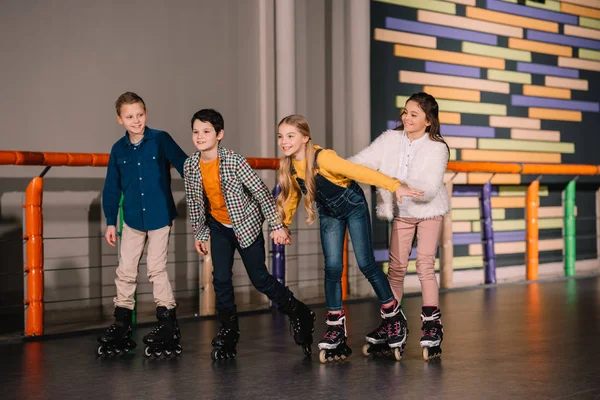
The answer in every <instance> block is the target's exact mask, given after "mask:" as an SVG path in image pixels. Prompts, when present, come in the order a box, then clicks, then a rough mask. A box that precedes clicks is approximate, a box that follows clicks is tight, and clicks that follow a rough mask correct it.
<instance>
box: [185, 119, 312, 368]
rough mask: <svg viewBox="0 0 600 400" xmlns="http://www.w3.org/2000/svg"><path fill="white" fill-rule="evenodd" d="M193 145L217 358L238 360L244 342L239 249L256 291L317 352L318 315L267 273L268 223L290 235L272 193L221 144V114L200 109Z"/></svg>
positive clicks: (188, 178)
mask: <svg viewBox="0 0 600 400" xmlns="http://www.w3.org/2000/svg"><path fill="white" fill-rule="evenodd" d="M191 125H192V141H193V142H194V145H195V146H196V148H197V149H198V151H197V152H196V153H195V154H193V155H192V156H191V157H189V158H188V159H187V160H186V161H185V164H184V167H183V170H184V180H185V193H186V199H187V205H188V211H189V215H190V222H191V224H192V231H193V233H194V237H195V246H196V250H197V251H198V253H201V254H205V255H206V254H208V246H207V243H206V242H207V241H208V238H209V236H210V238H211V241H210V247H211V249H210V250H211V255H212V260H213V266H214V270H213V285H214V288H215V294H216V306H217V313H218V317H219V321H220V323H221V328H220V330H219V333H218V334H217V336H216V337H215V338H214V339H213V341H212V344H213V347H214V349H213V351H212V354H211V356H212V358H213V360H216V359H219V358H228V357H235V354H236V344H237V342H238V340H239V326H238V318H237V315H236V307H235V299H234V290H233V282H232V267H233V254H234V251H235V250H236V249H237V251H238V253H239V254H240V256H241V258H242V261H243V262H244V266H245V268H246V271H247V273H248V276H249V277H250V280H251V282H252V284H253V285H254V287H255V288H256V289H258V291H260V292H261V293H263V294H265V295H267V297H269V299H271V300H272V301H273V302H274V303H275V304H277V306H278V309H279V310H280V311H281V312H283V313H284V314H286V315H288V316H289V319H290V325H291V328H292V330H293V332H294V340H295V341H296V343H297V344H299V345H301V346H302V347H303V350H304V353H305V354H306V355H309V354H310V353H311V344H312V341H313V339H312V332H313V331H314V320H315V313H314V312H313V311H312V310H311V309H309V308H308V307H307V306H306V305H305V304H304V303H302V302H301V301H299V300H298V299H296V298H295V297H294V295H293V293H292V292H291V291H290V290H289V289H288V288H287V287H286V286H284V285H282V284H281V283H280V282H279V281H278V280H277V279H275V278H274V277H273V276H272V275H271V274H270V273H269V271H268V270H267V267H266V265H265V239H264V236H263V233H262V224H263V222H264V220H265V219H266V220H267V221H268V222H269V225H270V227H271V229H272V231H273V235H274V236H275V237H277V238H279V239H280V240H282V241H286V240H289V233H288V231H287V230H286V229H285V228H284V226H283V224H282V223H281V222H280V221H279V220H278V216H277V211H276V207H275V200H274V199H273V196H272V195H271V192H270V191H269V189H268V188H267V186H266V185H265V184H264V182H263V181H262V180H261V179H260V178H259V177H258V175H257V174H256V173H255V172H254V171H253V170H252V168H250V165H248V162H247V161H246V159H245V158H244V157H243V156H241V155H239V154H237V153H234V152H233V151H231V150H228V149H226V148H224V147H221V146H220V145H219V143H220V141H221V139H223V136H224V134H225V131H224V121H223V117H222V116H221V114H220V113H218V112H217V111H215V110H212V109H204V110H200V111H198V112H197V113H196V114H194V116H193V117H192V121H191Z"/></svg>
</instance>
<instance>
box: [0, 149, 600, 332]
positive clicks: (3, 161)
mask: <svg viewBox="0 0 600 400" xmlns="http://www.w3.org/2000/svg"><path fill="white" fill-rule="evenodd" d="M108 160H109V155H108V154H101V153H54V152H30V151H0V165H29V166H33V165H38V166H48V167H59V166H71V167H106V166H107V165H108ZM247 160H248V163H249V164H250V166H251V167H252V168H254V169H267V170H274V169H277V168H278V167H279V159H277V158H248V159H247ZM448 171H453V172H483V173H508V174H532V175H541V174H545V175H598V174H600V165H554V164H552V165H551V164H527V163H492V162H466V161H451V162H449V163H448ZM536 182H537V185H538V188H539V181H536ZM534 183H535V182H534ZM532 185H534V184H533V183H532ZM534 190H535V187H534V186H530V188H529V190H528V200H527V211H528V223H527V226H528V229H527V235H528V236H527V279H536V278H537V264H538V262H539V261H538V255H537V254H538V252H539V248H538V246H537V243H538V241H537V229H536V227H537V207H538V206H539V201H537V202H536V201H535V196H536V193H535V192H534ZM599 193H600V192H599ZM42 195H43V178H42V177H36V178H34V179H33V180H32V181H31V183H30V184H29V186H28V187H27V191H26V195H25V204H24V206H23V207H24V208H25V210H26V212H25V219H26V222H25V226H26V228H25V231H26V235H25V239H26V240H27V244H26V247H27V251H26V254H27V261H26V263H27V265H26V267H25V271H26V272H28V274H29V277H28V280H27V299H26V300H25V303H26V304H27V305H28V308H27V323H26V329H25V333H26V334H27V335H30V336H32V335H41V334H42V333H43V315H44V312H43V311H44V303H43V297H44V274H43V262H44V247H43V234H42V233H43V232H42V231H43V220H42ZM599 198H600V194H599ZM449 222H450V223H451V219H448V221H446V223H449ZM443 232H444V234H446V235H448V234H449V235H451V233H452V231H451V229H444V230H443ZM448 240H450V241H451V236H450V238H447V237H446V238H444V237H443V238H442V243H443V246H444V248H448V250H449V248H450V247H451V246H450V244H449V242H448ZM450 243H451V242H450ZM347 247H348V243H347V235H346V239H345V242H344V270H343V271H344V272H343V277H342V284H343V298H344V299H345V298H347V292H348V265H347V264H348V261H347V260H348V257H347V254H346V253H347ZM449 254H451V253H449ZM443 265H444V269H446V268H449V269H450V270H451V269H452V262H451V255H450V258H449V259H448V258H447V257H446V258H445V260H444V261H443ZM447 272H450V274H451V271H447ZM448 277H449V279H448ZM442 281H443V282H442V283H443V285H442V286H449V285H450V284H451V282H448V281H451V275H448V274H446V275H445V277H444V279H442ZM444 282H445V284H444Z"/></svg>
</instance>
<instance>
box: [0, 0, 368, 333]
mask: <svg viewBox="0 0 600 400" xmlns="http://www.w3.org/2000/svg"><path fill="white" fill-rule="evenodd" d="M275 6H276V4H275V1H274V0H177V1H174V2H167V1H160V0H144V1H141V0H140V1H116V0H107V1H102V2H98V1H91V0H87V1H76V0H56V1H44V2H34V1H16V0H7V1H3V2H2V3H1V4H0V35H1V37H2V38H4V40H2V42H1V43H2V44H1V46H2V47H1V48H0V51H1V54H2V64H1V72H2V73H1V74H0V87H1V88H2V96H0V120H1V121H2V122H3V124H2V133H1V135H0V137H1V138H2V139H1V141H0V150H29V151H59V152H98V153H108V152H109V151H110V148H111V146H112V144H113V143H114V142H115V141H116V140H117V139H118V138H119V137H120V136H121V135H123V133H124V132H123V130H122V128H121V127H120V126H119V125H118V124H117V123H116V120H115V111H114V108H113V104H114V101H115V99H116V98H117V97H118V95H120V94H121V93H123V92H125V91H135V92H137V93H138V94H139V95H141V96H142V97H143V98H144V100H145V101H146V103H147V106H148V110H149V114H148V125H149V126H151V127H155V128H159V129H164V130H166V131H168V132H170V133H171V135H172V136H173V137H174V138H175V140H176V141H177V142H178V143H179V144H180V146H181V147H182V148H183V149H184V150H185V151H186V152H187V153H188V154H191V153H192V152H193V146H192V144H191V137H190V127H189V120H190V117H191V115H192V114H193V113H194V112H195V111H197V110H198V109H200V108H204V107H213V108H216V109H218V110H219V111H221V112H222V113H223V115H224V117H225V131H226V136H225V139H224V141H223V145H224V146H226V147H229V148H231V149H233V150H236V151H238V152H240V153H242V154H244V155H246V156H248V157H273V156H277V151H276V140H275V124H276V122H277V121H275V112H274V110H275V104H276V98H275V85H276V82H275V74H274V70H275V63H276V60H275V56H274V43H275V31H274V24H273V21H274V7H275ZM346 8H347V4H346V2H345V1H343V0H325V1H323V0H302V1H300V0H298V1H296V42H297V43H296V46H297V47H296V60H297V62H296V63H297V82H296V84H297V98H296V102H297V112H298V113H302V114H304V115H305V116H306V117H307V118H308V120H309V122H310V123H311V127H312V130H313V135H314V137H315V141H316V142H317V143H319V144H322V145H326V146H328V147H334V148H336V150H338V151H339V153H340V155H342V156H348V155H350V154H349V147H348V145H347V143H346V139H345V138H346V134H345V133H346V128H347V122H346V120H347V118H346V111H345V110H346V109H347V99H346V86H347V85H346V82H345V79H346V78H345V76H346V73H345V70H346V69H347V65H346V64H347V61H346V60H347V54H346V49H347V48H348V46H349V45H348V44H347V43H346V42H345V41H346V39H345V38H346V31H347V29H349V24H348V22H347V10H346ZM261 32H262V33H261ZM365 62H366V63H368V60H365ZM261 68H263V69H262V70H261ZM261 71H262V74H261ZM265 71H266V73H265ZM365 135H366V136H367V137H368V136H369V132H365ZM336 145H337V146H336ZM41 170H42V168H41V167H15V166H0V253H1V259H2V263H1V264H0V274H2V275H0V278H1V279H0V301H1V303H0V313H1V314H2V315H6V316H9V317H10V318H12V320H11V321H13V322H12V323H11V324H10V326H8V327H4V328H3V329H4V330H17V331H18V330H21V329H22V317H21V316H22V298H23V296H24V294H23V290H22V282H23V279H22V273H21V271H22V266H23V265H24V257H23V253H22V251H21V246H22V244H21V241H20V237H21V235H22V227H23V221H22V208H21V204H22V202H23V196H24V190H25V187H26V186H27V184H28V182H29V180H30V179H31V177H32V176H36V175H37V174H39V172H40V171H41ZM104 174H105V169H104V168H87V167H84V168H67V167H57V168H53V169H52V170H51V171H50V172H49V173H48V175H47V178H46V183H45V193H44V223H45V226H44V236H45V238H46V239H45V269H46V271H47V272H46V273H45V299H46V301H47V304H46V310H47V312H46V321H47V326H48V329H49V330H50V331H51V330H52V329H56V330H57V329H74V328H76V327H77V326H79V325H74V324H82V325H81V326H83V325H85V326H88V325H89V324H94V323H99V322H100V321H101V319H102V317H103V316H106V315H108V314H110V313H111V311H112V296H113V295H114V291H115V289H114V283H113V280H114V268H115V266H116V263H117V256H116V252H115V251H114V249H112V248H111V247H109V246H107V245H106V244H105V242H104V240H103V237H102V235H103V231H104V226H105V223H104V217H103V215H102V211H101V204H100V195H101V189H102V185H103V178H104ZM260 175H261V177H262V178H263V179H264V180H265V182H266V183H267V184H268V186H270V187H272V186H273V184H274V183H275V174H274V173H273V172H261V174H260ZM173 176H174V181H173V191H174V195H175V198H176V202H177V204H178V208H179V210H180V217H179V218H177V220H176V221H175V224H174V227H173V235H172V237H171V243H170V253H169V275H170V277H171V280H172V282H173V285H174V288H175V290H176V291H177V294H176V296H177V299H178V301H179V302H180V307H181V310H180V313H181V314H183V315H190V314H193V313H195V312H197V311H198V287H199V283H198V279H199V276H200V264H201V262H200V260H199V259H198V256H197V255H196V254H195V252H194V251H193V242H192V238H191V236H190V235H189V226H188V225H189V224H188V223H187V221H186V209H185V201H184V193H183V184H182V181H181V178H179V176H178V175H177V174H176V173H174V175H173ZM303 220H304V213H303V212H300V215H299V217H298V222H299V223H298V222H296V224H295V227H296V228H300V230H299V231H298V232H297V235H296V236H295V238H294V245H293V246H291V247H290V248H289V249H288V271H287V279H288V284H289V285H290V287H291V289H292V290H294V291H295V292H296V293H297V294H298V295H299V296H301V297H303V298H307V299H309V300H310V301H323V293H322V276H323V272H322V269H323V260H322V256H321V255H320V253H321V250H320V241H319V236H318V224H315V225H313V226H311V227H306V226H305V225H304V223H303ZM267 250H268V249H267ZM351 260H352V261H353V258H351ZM90 267H91V268H90ZM234 270H235V275H234V280H235V283H236V286H237V289H236V290H237V293H238V296H237V300H238V304H239V306H240V308H241V309H250V308H257V307H259V308H260V307H265V306H266V305H267V304H268V303H267V301H266V299H265V298H264V296H262V295H260V294H257V292H256V291H255V290H254V289H251V288H250V285H249V282H248V279H247V277H246V274H245V271H244V270H243V267H242V266H241V265H240V263H239V261H238V262H237V263H236V265H235V267H234ZM362 281H364V279H361V280H358V281H356V282H355V284H354V286H353V288H354V290H355V291H354V293H357V294H369V293H370V289H369V288H368V287H366V288H365V287H364V286H363V282H362ZM139 282H140V285H139V287H138V292H139V293H140V295H139V299H138V300H139V308H140V311H141V314H142V319H143V318H144V315H146V316H148V318H150V316H151V314H152V310H153V307H154V305H153V303H152V296H151V295H150V293H151V286H150V285H149V284H148V281H147V278H146V277H145V267H144V262H143V261H142V265H141V267H140V277H139ZM361 288H362V289H361ZM361 290H362V292H361ZM66 324H69V325H66Z"/></svg>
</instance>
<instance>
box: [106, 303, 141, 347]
mask: <svg viewBox="0 0 600 400" xmlns="http://www.w3.org/2000/svg"><path fill="white" fill-rule="evenodd" d="M131 313H132V311H131V310H129V309H127V308H122V307H116V308H115V312H114V315H115V322H114V323H113V324H112V325H111V326H109V327H108V328H106V330H105V331H104V333H103V334H102V336H99V337H98V346H97V347H96V356H98V357H100V356H103V355H107V356H111V355H113V354H127V352H129V350H132V349H134V348H135V347H136V346H137V345H136V343H135V342H134V341H133V339H132V338H131V332H132V329H131Z"/></svg>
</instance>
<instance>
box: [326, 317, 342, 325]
mask: <svg viewBox="0 0 600 400" xmlns="http://www.w3.org/2000/svg"><path fill="white" fill-rule="evenodd" d="M345 320H346V317H341V318H340V319H338V320H337V321H330V320H327V321H325V323H326V324H327V325H329V326H337V325H343V324H344V321H345Z"/></svg>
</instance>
